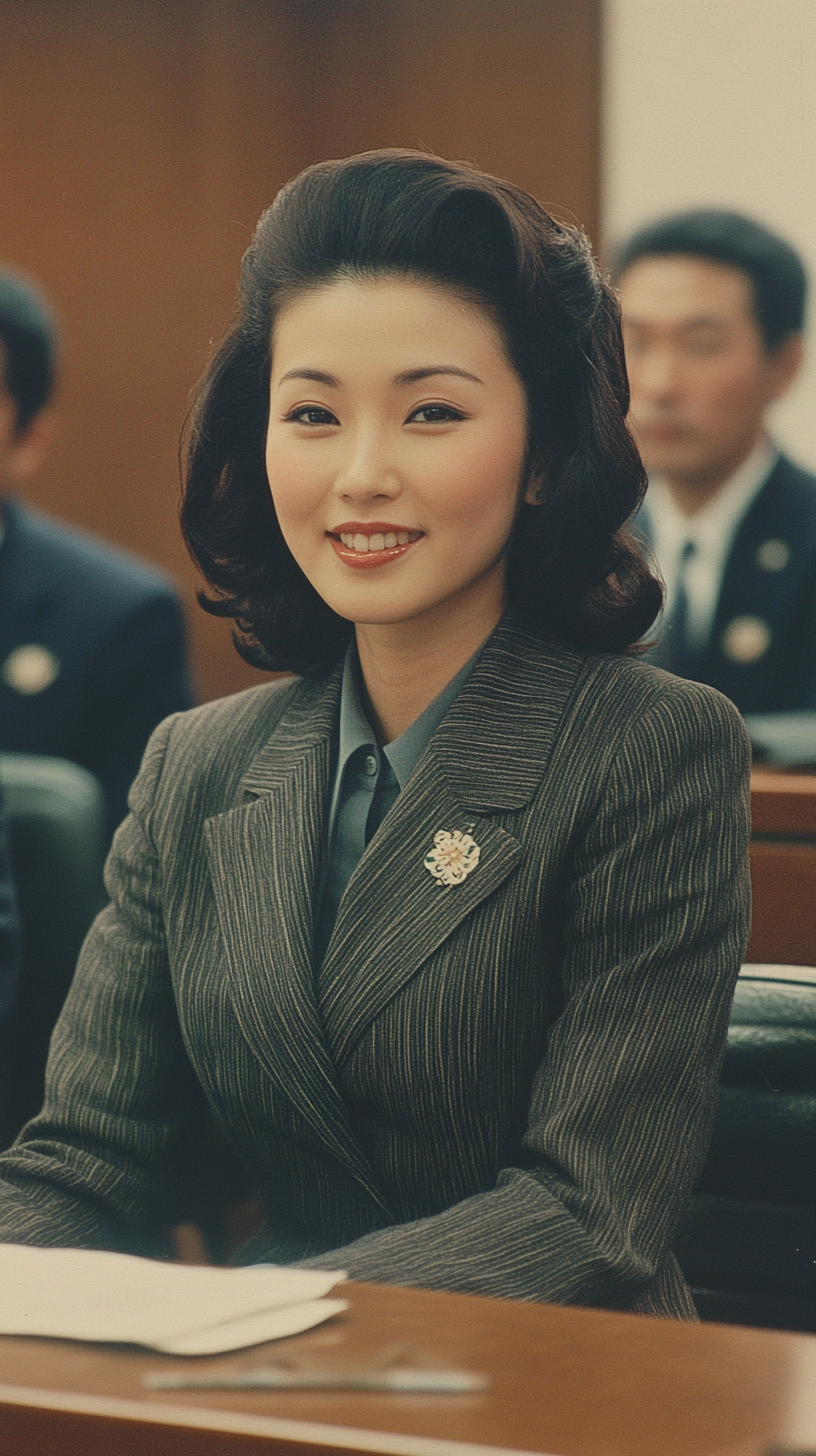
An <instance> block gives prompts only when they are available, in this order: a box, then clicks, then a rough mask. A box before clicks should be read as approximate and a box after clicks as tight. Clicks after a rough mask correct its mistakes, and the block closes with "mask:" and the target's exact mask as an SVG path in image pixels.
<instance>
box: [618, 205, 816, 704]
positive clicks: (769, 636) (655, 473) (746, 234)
mask: <svg viewBox="0 0 816 1456" xmlns="http://www.w3.org/2000/svg"><path fill="white" fill-rule="evenodd" d="M616 279H617V285H618V288H619V291H620V297H621V305H622V310H623V328H624V340H625V344H626V358H627V367H628V371H629V379H630V384H631V389H632V421H633V425H634V430H635V435H636V438H637V440H638V443H639V445H640V448H641V451H642V454H643V457H644V460H645V462H646V465H647V468H648V471H649V492H648V495H647V499H646V504H645V505H644V507H643V509H642V511H641V513H640V516H639V525H640V526H641V527H642V529H643V530H644V532H645V535H646V537H647V539H648V540H649V541H650V543H651V545H652V547H653V549H654V553H655V556H656V559H657V563H658V565H659V567H660V570H661V573H662V575H663V577H664V579H665V582H666V587H667V599H666V616H665V619H664V621H663V623H662V626H661V629H660V632H659V639H660V640H659V645H658V646H657V647H656V648H655V649H653V653H652V656H653V660H655V661H658V662H660V663H661V665H663V666H666V667H669V668H670V669H671V670H672V671H673V672H677V673H679V674H680V675H681V676H683V677H689V678H694V679H695V680H696V681H697V682H705V683H710V684H711V685H712V686H713V687H716V688H718V689H719V691H720V692H723V693H725V694H726V695H727V696H728V697H729V698H731V700H732V702H734V703H736V705H737V707H738V708H739V709H740V711H741V712H742V713H744V714H753V713H775V712H783V711H790V710H796V709H799V710H801V709H811V710H812V709H816V477H814V476H813V475H811V474H809V473H808V472H807V471H805V470H802V469H800V468H799V467H798V466H796V465H795V464H794V463H793V462H792V461H791V460H789V459H788V458H787V457H786V456H785V455H784V454H782V453H781V452H780V451H779V450H778V448H777V447H776V446H775V445H774V443H773V441H772V440H771V439H770V438H769V436H768V435H767V432H766V428H765V423H764V421H765V415H766V412H767V410H768V407H769V406H770V405H771V404H772V403H773V402H774V401H775V400H777V399H779V398H780V397H781V396H782V395H783V394H784V393H785V391H786V390H787V389H788V388H789V387H790V385H791V383H792V382H793V380H794V379H795V377H796V375H797V373H798V370H799V367H800V363H801V359H802V327H803V320H804V307H805V293H806V278H805V272H804V268H803V266H802V263H801V260H800V259H799V257H798V256H797V254H796V253H795V252H794V251H793V249H792V248H791V247H790V246H789V245H788V244H787V243H786V242H784V241H783V240H782V239H781V238H778V237H776V236H775V234H773V233H772V232H770V231H769V230H768V229H767V228H765V227H763V226H761V225H760V224H758V223H756V222H754V221H752V220H751V219H750V218H747V217H743V216H742V215H740V214H739V213H733V212H727V211H722V210H718V209H712V208H702V209H697V210H695V211H692V212H687V213H682V214H678V215H676V216H672V217H668V218H664V219H662V220H660V221H658V222H656V223H653V224H651V225H650V226H648V227H646V228H644V229H642V230H641V231H640V232H638V233H636V234H635V235H634V236H633V237H631V238H630V239H629V240H628V242H626V243H625V244H624V245H623V246H622V247H621V248H620V250H619V252H618V255H617V260H616Z"/></svg>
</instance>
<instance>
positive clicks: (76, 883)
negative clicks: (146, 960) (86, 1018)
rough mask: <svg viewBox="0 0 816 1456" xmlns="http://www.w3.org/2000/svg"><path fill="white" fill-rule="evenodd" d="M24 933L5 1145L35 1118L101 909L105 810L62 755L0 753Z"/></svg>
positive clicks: (92, 783) (87, 778)
mask: <svg viewBox="0 0 816 1456" xmlns="http://www.w3.org/2000/svg"><path fill="white" fill-rule="evenodd" d="M0 781H2V785H3V794H4V798H5V805H6V814H7V817H8V821H9V838H10V845H11V857H12V863H13V865H14V874H15V879H16V881H17V892H18V901H19V908H20V919H21V922H22V929H23V968H22V979H21V983H20V992H19V996H18V1000H17V1005H16V1008H15V1010H14V1013H13V1016H12V1020H11V1027H10V1035H9V1061H10V1081H11V1088H10V1094H11V1114H10V1119H9V1125H8V1127H7V1128H6V1129H4V1130H3V1131H4V1134H5V1138H6V1140H8V1139H9V1137H10V1136H13V1135H15V1134H16V1132H17V1131H18V1130H19V1128H20V1127H21V1126H22V1124H23V1122H25V1121H26V1120H27V1119H28V1118H29V1117H31V1116H33V1114H34V1113H35V1112H37V1111H39V1108H40V1106H41V1103H42V1085H43V1072H44V1069H45V1062H46V1058H47V1055H48V1043H49V1040H50V1037H51V1031H52V1029H53V1026H54V1023H55V1021H56V1019H57V1017H58V1015H59V1013H60V1010H61V1007H62V1003H63V1001H64V1000H65V995H66V992H67V990H68V987H69V985H70V983H71V977H72V976H73V973H74V966H75V965H76V959H77V955H78V953H79V949H80V946H81V945H82V942H83V940H84V938H85V934H86V932H87V930H88V927H89V925H90V923H91V921H92V920H93V918H94V916H95V915H96V913H97V911H98V910H99V909H100V908H101V906H102V905H103V904H104V899H105V895H104V888H103V885H102V866H103V863H104V855H105V835H106V824H105V804H104V797H103V793H102V788H101V786H100V784H99V783H98V782H97V780H96V779H95V778H94V777H93V775H92V774H90V773H88V772H87V771H86V770H85V769H83V768H80V767H79V766H78V765H77V764H75V763H68V762H67V761H66V760H64V759H61V758H45V757H39V756H35V755H33V754H23V753H3V754H0Z"/></svg>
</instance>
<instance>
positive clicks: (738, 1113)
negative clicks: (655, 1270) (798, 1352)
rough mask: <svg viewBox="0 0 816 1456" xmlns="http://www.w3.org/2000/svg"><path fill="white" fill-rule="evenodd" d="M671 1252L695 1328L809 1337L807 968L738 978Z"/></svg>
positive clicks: (812, 1319)
mask: <svg viewBox="0 0 816 1456" xmlns="http://www.w3.org/2000/svg"><path fill="white" fill-rule="evenodd" d="M675 1252H676V1254H677V1257H678V1259H679V1261H680V1266H681V1268H682V1269H683V1272H684V1274H685V1275H686V1278H687V1279H688V1280H689V1282H690V1284H691V1286H692V1291H693V1293H694V1298H695V1301H696V1304H697V1308H698V1310H699V1312H700V1315H701V1317H702V1318H703V1319H704V1320H720V1321H723V1322H727V1323H729V1324H740V1325H759V1326H763V1327H766V1328H772V1329H786V1330H806V1331H811V1332H814V1333H816V969H811V968H809V967H807V966H776V965H745V966H743V968H742V972H741V974H740V978H739V982H738V984H737V990H736V994H735V997H734V1007H733V1012H732V1016H731V1025H730V1027H729V1032H728V1049H727V1051H726V1055H725V1061H724V1063H723V1070H722V1076H721V1080H720V1089H719V1093H718V1099H717V1111H716V1116H715V1122H714V1134H713V1138H712V1142H711V1148H710V1151H709V1155H708V1159H707V1161H706V1165H705V1168H704V1170H703V1174H702V1177H701V1179H700V1182H699V1184H698V1186H697V1188H696V1190H695V1194H694V1197H693V1199H692V1201H691V1206H690V1208H689V1210H688V1213H687V1215H686V1217H685V1219H684V1220H683V1223H682V1224H681V1227H680V1230H679V1233H678V1236H677V1239H676V1241H675Z"/></svg>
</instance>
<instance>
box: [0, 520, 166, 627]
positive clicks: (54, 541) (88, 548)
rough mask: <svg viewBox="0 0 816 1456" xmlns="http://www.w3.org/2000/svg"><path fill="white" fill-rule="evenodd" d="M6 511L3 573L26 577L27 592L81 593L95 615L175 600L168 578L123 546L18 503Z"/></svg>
mask: <svg viewBox="0 0 816 1456" xmlns="http://www.w3.org/2000/svg"><path fill="white" fill-rule="evenodd" d="M4 511H5V513H6V515H7V519H8V533H9V539H8V543H7V547H8V551H9V556H8V559H7V562H6V563H5V564H4V572H5V571H6V570H7V571H10V572H16V573H17V574H19V575H21V576H24V577H25V579H26V582H27V585H28V586H29V587H31V586H32V585H33V586H36V585H37V584H38V583H40V582H42V584H43V586H44V587H47V588H48V589H49V591H50V592H54V591H56V593H57V594H61V593H63V592H74V591H76V592H80V593H81V596H82V599H83V600H84V601H86V602H87V600H88V598H89V597H91V598H92V599H93V600H94V605H95V607H96V609H97V610H102V609H104V608H109V607H111V606H114V605H115V606H116V607H120V606H125V607H135V606H137V605H139V604H141V603H143V602H146V601H149V600H155V599H158V598H164V599H165V600H168V599H173V600H176V589H175V586H174V584H173V582H172V581H171V579H170V578H169V577H168V576H165V575H164V573H163V572H162V571H160V570H159V569H158V568H157V567H154V566H153V565H151V563H150V562H148V561H144V560H142V558H141V557H139V556H136V555H134V554H133V553H131V552H129V551H125V550H124V549H123V548H122V547H120V546H115V545H113V544H111V543H110V542H107V541H103V540H101V539H100V538H99V537H97V536H94V535H93V534H92V533H91V532H90V531H84V530H82V529H81V528H80V527H78V526H74V525H72V524H70V523H68V522H66V521H61V520H58V519H57V518H56V517H54V516H49V515H46V514H45V513H44V512H41V511H38V510H35V509H33V508H32V507H31V506H28V505H23V504H22V503H21V502H20V501H9V502H6V503H5V506H4Z"/></svg>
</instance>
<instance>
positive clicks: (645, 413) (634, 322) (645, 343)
mask: <svg viewBox="0 0 816 1456" xmlns="http://www.w3.org/2000/svg"><path fill="white" fill-rule="evenodd" d="M619 291H620V297H621V306H622V310H623V332H624V341H625V345H626V363H627V367H628V370H629V381H630V385H631V390H632V409H631V423H632V426H633V429H634V433H635V436H636V439H637V442H638V445H639V446H640V449H641V453H642V455H643V458H644V461H645V463H646V466H647V469H648V470H650V471H651V472H653V473H656V474H659V475H665V476H666V477H667V479H668V480H669V481H670V482H671V481H672V480H675V481H677V482H678V484H683V485H685V486H686V487H687V488H688V487H694V486H695V485H696V484H699V485H700V486H706V485H708V486H709V487H710V486H711V485H712V484H715V483H717V482H719V481H724V480H726V479H727V478H728V476H729V475H731V474H732V473H733V471H734V470H736V469H737V468H738V467H739V466H740V465H741V463H742V461H743V460H744V459H745V458H746V456H747V455H748V454H749V453H750V451H751V450H752V448H753V447H754V445H755V444H756V443H757V441H758V439H759V436H760V433H761V429H762V419H763V415H764V413H765V410H766V409H767V407H768V405H769V404H770V403H771V401H772V400H774V399H777V398H778V397H779V395H780V394H782V393H783V391H784V390H785V389H786V388H787V386H788V384H789V383H790V381H791V379H792V378H793V376H794V374H795V372H796V363H797V362H798V353H797V358H796V360H793V359H792V358H791V353H792V350H791V344H793V345H794V346H795V348H794V351H793V352H796V351H797V350H798V348H799V340H798V337H794V338H793V339H792V340H789V341H786V342H785V343H783V344H782V345H781V346H780V347H779V348H777V349H775V350H774V351H772V352H770V353H769V352H768V351H767V349H766V347H765V341H764V339H763V336H762V333H761V331H760V328H759V325H758V323H757V320H756V317H755V314H754V311H753V297H752V287H751V281H750V279H749V278H748V276H747V275H746V274H745V273H743V272H742V271H741V270H740V269H738V268H732V267H730V266H726V265H724V264H720V263H714V262H709V261H708V260H706V259H702V258H695V257H687V256H685V255H682V256H681V255H678V256H674V255H672V256H666V257H651V258H642V259H640V260H639V261H638V262H636V263H633V264H632V266H631V267H630V268H627V270H626V272H625V273H624V274H623V276H622V278H621V280H620V283H619Z"/></svg>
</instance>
